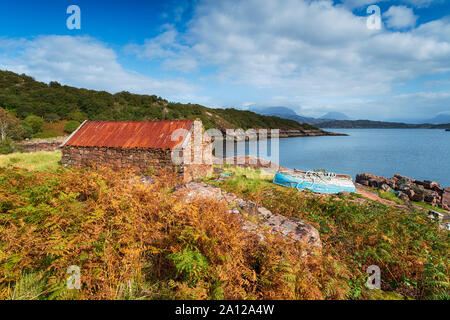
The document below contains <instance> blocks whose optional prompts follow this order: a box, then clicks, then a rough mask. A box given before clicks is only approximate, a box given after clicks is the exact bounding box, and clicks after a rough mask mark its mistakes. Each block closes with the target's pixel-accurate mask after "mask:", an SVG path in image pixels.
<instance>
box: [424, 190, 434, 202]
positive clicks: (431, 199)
mask: <svg viewBox="0 0 450 320" xmlns="http://www.w3.org/2000/svg"><path fill="white" fill-rule="evenodd" d="M436 199H437V195H436V193H434V192H430V193H427V194H426V195H425V198H424V201H425V202H426V203H430V204H433V203H436V202H437V201H436Z"/></svg>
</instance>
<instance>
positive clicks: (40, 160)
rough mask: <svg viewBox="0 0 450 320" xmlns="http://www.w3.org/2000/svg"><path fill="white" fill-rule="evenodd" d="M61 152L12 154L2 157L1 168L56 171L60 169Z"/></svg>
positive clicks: (0, 157)
mask: <svg viewBox="0 0 450 320" xmlns="http://www.w3.org/2000/svg"><path fill="white" fill-rule="evenodd" d="M60 161H61V151H40V152H32V153H11V154H8V155H2V156H0V167H10V168H11V167H12V168H14V167H15V168H21V169H27V170H30V171H55V170H56V169H58V168H60V167H61V165H60Z"/></svg>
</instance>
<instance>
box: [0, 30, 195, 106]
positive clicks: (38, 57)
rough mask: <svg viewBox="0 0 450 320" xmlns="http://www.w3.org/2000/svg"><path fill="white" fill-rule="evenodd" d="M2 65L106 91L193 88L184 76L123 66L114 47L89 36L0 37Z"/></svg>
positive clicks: (174, 95) (185, 95)
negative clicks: (160, 75) (150, 74)
mask: <svg viewBox="0 0 450 320" xmlns="http://www.w3.org/2000/svg"><path fill="white" fill-rule="evenodd" d="M0 56H1V57H2V59H1V64H0V68H1V69H7V70H11V71H14V72H18V73H25V74H27V75H30V76H33V77H34V78H36V79H37V80H39V81H44V82H49V81H59V82H61V83H63V84H67V85H73V86H76V87H85V88H89V89H97V90H106V91H109V92H119V91H123V90H126V91H130V92H134V93H141V94H156V95H159V96H163V97H166V98H171V99H174V100H178V101H180V100H183V101H186V99H189V98H190V97H193V93H194V92H195V90H196V88H195V87H194V86H192V85H190V84H188V83H187V82H186V81H184V80H178V79H176V80H160V79H154V78H151V77H148V76H145V75H142V74H139V73H137V72H134V71H131V70H126V69H125V68H123V67H122V66H121V65H120V64H119V63H118V61H117V56H116V53H115V52H114V50H112V49H110V48H108V47H107V46H106V45H105V44H103V43H101V42H99V41H96V40H95V39H93V38H90V37H70V36H39V37H37V38H35V39H32V40H26V39H4V38H3V39H0Z"/></svg>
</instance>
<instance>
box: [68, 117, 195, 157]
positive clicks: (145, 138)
mask: <svg viewBox="0 0 450 320" xmlns="http://www.w3.org/2000/svg"><path fill="white" fill-rule="evenodd" d="M193 124H194V120H164V121H87V122H86V123H85V124H84V125H82V126H81V128H79V129H78V131H76V132H75V133H74V134H73V136H71V137H69V140H68V141H67V142H66V143H65V144H64V145H65V146H77V147H109V148H127V149H132V148H142V149H163V150H166V149H170V150H172V149H173V148H174V147H175V146H177V145H178V144H179V143H180V142H182V141H183V140H184V139H185V138H186V135H187V131H189V130H191V128H192V125H193ZM177 129H186V130H187V131H186V133H185V134H184V135H182V137H180V138H179V139H178V140H176V141H172V133H173V132H174V131H175V130H177Z"/></svg>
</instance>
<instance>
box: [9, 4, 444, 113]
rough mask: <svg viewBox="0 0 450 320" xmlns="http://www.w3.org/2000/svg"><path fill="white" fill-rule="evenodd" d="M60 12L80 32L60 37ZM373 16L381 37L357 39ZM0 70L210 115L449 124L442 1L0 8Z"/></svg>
mask: <svg viewBox="0 0 450 320" xmlns="http://www.w3.org/2000/svg"><path fill="white" fill-rule="evenodd" d="M69 5H78V6H79V7H80V9H81V30H69V29H68V28H67V27H66V19H67V18H68V17H69V14H67V13H66V9H67V7H68V6H69ZM370 5H377V6H378V7H379V8H380V14H381V22H382V24H381V29H369V28H368V27H367V16H368V13H367V8H368V6H370ZM0 69H3V70H5V69H6V70H11V71H15V72H19V73H26V74H29V75H31V76H33V77H35V78H36V79H37V80H40V81H45V82H49V81H51V80H57V81H59V82H61V83H63V84H68V85H73V86H76V87H84V88H89V89H97V90H106V91H109V92H118V91H122V90H127V91H130V92H135V93H143V94H156V95H159V96H161V97H164V98H166V99H168V100H170V101H180V102H192V103H200V104H203V105H206V106H210V107H221V106H234V107H237V108H244V109H245V108H248V107H251V106H252V105H258V106H263V105H266V106H273V105H276V106H280V105H282V106H288V107H291V108H292V109H294V110H295V111H296V112H297V113H299V114H302V115H305V116H321V115H322V114H324V113H326V112H330V111H340V112H344V113H346V114H347V115H349V116H350V117H352V118H358V119H367V118H368V119H376V120H405V121H420V120H423V119H428V118H432V117H434V116H435V115H436V114H439V113H450V1H449V0H404V1H369V0H343V1H331V0H317V1H307V0H278V1H276V0H246V1H231V0H230V1H221V0H215V1H212V0H196V1H173V0H172V1H142V0H140V1H139V0H132V1H121V0H109V1H81V0H74V1H62V0H41V1H24V0H16V1H3V0H2V1H0Z"/></svg>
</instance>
